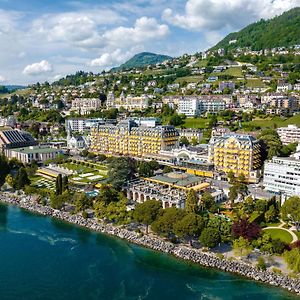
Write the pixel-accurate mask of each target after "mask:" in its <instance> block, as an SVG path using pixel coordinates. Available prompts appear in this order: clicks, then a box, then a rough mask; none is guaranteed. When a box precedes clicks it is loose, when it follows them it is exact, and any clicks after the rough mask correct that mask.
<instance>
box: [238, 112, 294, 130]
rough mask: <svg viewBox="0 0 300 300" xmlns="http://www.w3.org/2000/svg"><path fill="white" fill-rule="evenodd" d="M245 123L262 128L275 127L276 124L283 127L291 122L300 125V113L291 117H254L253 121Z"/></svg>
mask: <svg viewBox="0 0 300 300" xmlns="http://www.w3.org/2000/svg"><path fill="white" fill-rule="evenodd" d="M243 124H245V125H247V124H249V125H254V126H260V127H261V128H268V127H269V128H274V125H276V127H283V126H287V125H289V124H295V125H297V126H300V114H297V115H295V116H292V117H290V118H284V117H278V116H276V117H273V118H265V119H260V118H257V119H254V120H253V121H251V122H248V123H243Z"/></svg>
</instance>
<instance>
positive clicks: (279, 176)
mask: <svg viewBox="0 0 300 300" xmlns="http://www.w3.org/2000/svg"><path fill="white" fill-rule="evenodd" d="M263 184H264V187H265V189H266V190H267V191H270V192H273V193H276V194H280V195H286V196H299V195H300V160H298V159H295V158H291V157H273V158H272V160H270V161H267V162H265V166H264V179H263Z"/></svg>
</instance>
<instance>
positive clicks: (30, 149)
mask: <svg viewBox="0 0 300 300" xmlns="http://www.w3.org/2000/svg"><path fill="white" fill-rule="evenodd" d="M12 151H15V152H20V153H25V154H30V153H53V152H57V151H58V150H57V149H54V148H50V147H41V146H30V147H22V148H14V149H12Z"/></svg>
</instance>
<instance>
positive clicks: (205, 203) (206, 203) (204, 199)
mask: <svg viewBox="0 0 300 300" xmlns="http://www.w3.org/2000/svg"><path fill="white" fill-rule="evenodd" d="M200 203H201V208H202V209H203V210H204V209H207V210H209V209H210V208H211V207H212V206H213V205H214V204H215V200H214V197H213V196H212V195H211V194H210V193H209V192H204V193H203V195H202V196H201V199H200Z"/></svg>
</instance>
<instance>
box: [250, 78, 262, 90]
mask: <svg viewBox="0 0 300 300" xmlns="http://www.w3.org/2000/svg"><path fill="white" fill-rule="evenodd" d="M246 86H247V87H248V88H265V87H266V85H265V84H264V83H263V82H262V81H261V79H258V78H254V79H247V80H246Z"/></svg>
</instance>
